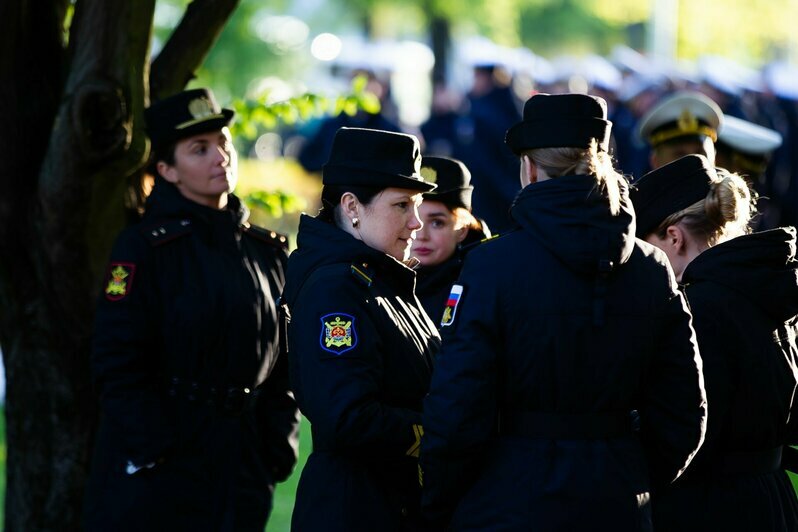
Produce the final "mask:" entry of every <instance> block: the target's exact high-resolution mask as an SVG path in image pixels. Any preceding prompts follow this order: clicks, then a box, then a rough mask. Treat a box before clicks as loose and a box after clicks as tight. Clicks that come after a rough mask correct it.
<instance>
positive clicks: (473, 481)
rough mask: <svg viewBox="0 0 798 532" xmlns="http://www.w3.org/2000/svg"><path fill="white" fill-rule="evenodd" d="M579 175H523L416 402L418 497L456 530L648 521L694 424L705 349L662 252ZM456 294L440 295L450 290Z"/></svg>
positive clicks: (468, 279) (470, 266)
mask: <svg viewBox="0 0 798 532" xmlns="http://www.w3.org/2000/svg"><path fill="white" fill-rule="evenodd" d="M595 189H596V187H595V180H594V179H593V178H592V177H589V176H564V177H558V178H555V179H551V180H548V181H544V182H540V183H535V184H533V185H530V186H528V187H526V188H525V189H524V190H522V192H521V193H520V194H519V196H518V198H517V199H516V201H515V204H514V206H513V209H512V215H513V217H514V219H515V220H516V221H517V222H518V223H519V224H520V228H519V229H518V230H516V231H513V232H510V233H508V234H505V235H504V236H502V237H499V238H496V239H494V240H491V241H488V242H486V243H484V244H483V245H481V246H479V247H477V248H476V249H475V250H473V251H472V252H471V253H470V254H469V255H468V257H467V258H466V261H465V265H464V267H463V271H462V273H461V275H460V279H459V281H458V284H459V285H460V286H462V295H461V296H460V297H459V300H458V301H457V303H456V305H455V304H451V303H450V304H449V308H450V311H449V314H450V319H449V325H447V326H444V327H443V328H442V332H441V334H442V337H443V347H442V349H441V352H440V353H439V355H438V357H437V359H436V367H435V372H434V374H433V379H432V385H431V389H430V393H429V395H428V397H427V398H426V400H425V401H424V432H425V433H424V439H423V441H422V450H421V465H422V469H423V481H424V488H423V506H424V510H425V511H426V512H427V514H428V515H429V516H430V518H431V519H433V520H434V521H436V522H439V523H444V522H446V521H448V520H449V519H450V518H451V527H452V529H454V530H518V531H521V530H542V531H549V530H614V531H624V530H630V531H632V530H633V531H638V530H651V507H650V506H651V505H650V504H649V492H650V489H651V487H652V484H654V483H657V482H658V483H660V484H663V483H667V482H670V481H672V480H673V479H674V478H676V477H677V476H678V475H679V474H680V473H681V472H682V470H683V469H684V468H685V467H686V465H687V464H688V462H689V461H690V459H691V457H692V455H693V454H694V452H695V450H696V449H697V448H698V447H699V445H700V443H701V440H702V438H703V434H704V424H705V416H706V404H705V395H704V390H703V384H702V377H701V359H700V356H699V354H698V350H697V347H696V343H695V337H694V333H693V329H692V327H691V325H690V314H689V312H688V310H687V308H686V306H685V303H684V299H683V298H682V296H681V294H680V293H679V292H678V290H677V287H676V283H675V280H674V277H673V273H672V271H671V270H670V268H669V267H668V265H667V259H666V258H665V256H664V254H663V253H662V252H660V251H659V250H656V249H655V248H654V247H652V246H650V245H648V244H646V243H645V242H642V241H640V240H636V239H635V238H634V214H633V212H632V210H631V206H630V203H629V201H628V196H627V192H626V187H625V185H623V186H622V190H623V199H622V210H621V212H620V214H618V215H612V214H611V213H610V208H609V204H608V201H607V200H606V198H604V197H603V195H601V194H599V193H598V192H596V190H595ZM455 299H457V297H453V298H450V300H451V301H453V300H455Z"/></svg>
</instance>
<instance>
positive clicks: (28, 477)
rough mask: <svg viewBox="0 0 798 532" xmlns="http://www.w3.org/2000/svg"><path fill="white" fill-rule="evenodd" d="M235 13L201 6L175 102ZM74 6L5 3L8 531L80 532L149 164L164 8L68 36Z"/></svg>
mask: <svg viewBox="0 0 798 532" xmlns="http://www.w3.org/2000/svg"><path fill="white" fill-rule="evenodd" d="M237 3H238V0H235V1H233V0H217V1H213V0H203V1H199V0H197V1H195V2H193V3H192V4H191V6H190V9H189V11H190V12H191V16H190V17H189V16H188V14H187V16H186V20H191V21H192V22H191V24H190V25H189V23H188V22H186V26H183V24H181V27H184V28H185V27H190V31H191V32H193V34H194V35H195V36H197V35H202V36H203V37H201V38H195V39H194V40H189V39H187V38H184V37H181V39H182V40H180V41H179V42H180V44H179V45H178V44H174V43H171V42H170V43H169V44H167V48H168V49H169V54H170V60H169V63H168V65H167V66H165V68H168V69H173V75H174V79H172V78H171V77H170V76H169V75H166V76H164V77H165V78H166V79H167V80H168V83H167V86H168V87H170V89H169V90H173V91H174V92H177V91H178V90H180V89H181V88H182V87H180V86H178V84H179V83H180V80H183V81H182V82H183V83H185V81H186V80H187V79H188V78H187V77H186V76H185V74H184V73H185V72H193V71H194V70H195V69H196V68H198V66H199V64H200V62H201V61H202V60H203V59H204V57H205V56H206V54H207V52H208V50H209V49H210V47H211V46H212V45H213V43H214V42H215V38H216V36H218V34H219V32H220V30H221V27H222V26H223V25H224V22H225V21H226V19H227V17H229V15H230V14H231V13H232V11H233V9H234V7H235V5H236V4H237ZM69 5H70V1H69V0H4V1H3V2H0V24H1V25H2V28H3V31H2V32H0V77H1V78H2V79H3V80H4V81H3V83H0V116H2V117H3V122H4V127H3V128H0V154H2V155H3V156H4V158H3V159H4V164H3V165H2V167H0V189H2V190H3V193H2V194H0V257H2V259H0V346H1V347H2V350H3V358H4V363H5V368H6V379H7V391H6V405H5V413H6V420H7V421H6V423H7V428H6V437H7V446H8V447H7V449H8V454H7V488H6V489H7V491H6V501H5V530H7V531H8V532H15V531H29V530H37V531H46V530H59V531H70V530H80V529H81V526H80V522H81V513H82V496H83V487H84V485H85V483H86V477H87V473H88V467H89V456H90V452H91V443H92V441H91V440H92V435H93V431H94V427H95V423H96V411H97V408H96V398H95V396H94V393H93V390H92V387H91V382H90V374H89V351H90V337H91V330H92V322H93V313H94V304H95V300H96V298H97V295H98V292H99V288H100V285H101V279H102V276H103V273H104V269H105V263H106V260H107V256H108V253H109V250H110V246H111V243H112V240H113V238H114V237H115V235H116V234H117V233H118V232H119V230H120V229H121V228H122V226H123V225H124V223H125V208H124V200H125V196H126V192H127V191H126V189H127V183H128V180H127V178H128V177H129V176H130V175H132V174H134V173H135V172H137V171H138V170H139V169H140V168H141V167H142V166H143V164H144V163H145V159H146V157H147V153H148V143H147V141H146V137H145V135H144V132H143V124H142V115H143V108H144V104H145V101H147V98H148V92H149V87H148V82H149V74H150V73H149V66H148V65H149V45H150V36H151V32H152V16H153V12H154V9H155V0H119V1H114V2H109V1H107V0H77V2H76V3H75V5H74V16H73V17H72V24H71V27H70V28H68V30H65V28H64V23H65V18H66V14H67V12H68V7H69ZM222 7H223V8H224V9H221V8H222ZM185 31H188V30H186V29H184V30H181V32H185ZM67 35H68V39H67V37H66V36H67ZM67 40H68V44H67ZM181 50H182V52H181ZM183 54H185V55H183Z"/></svg>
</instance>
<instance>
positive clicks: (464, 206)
mask: <svg viewBox="0 0 798 532" xmlns="http://www.w3.org/2000/svg"><path fill="white" fill-rule="evenodd" d="M421 175H422V176H424V178H425V179H426V180H427V181H430V182H432V183H435V184H436V185H437V188H436V189H435V190H433V191H432V192H427V193H425V194H424V196H423V197H424V201H422V202H421V206H420V207H419V208H418V214H419V216H420V217H421V222H422V223H423V224H424V225H423V227H422V228H421V229H419V230H418V231H416V238H415V240H413V246H412V247H411V248H410V255H411V256H413V257H415V258H417V259H418V260H419V262H420V263H421V266H420V267H419V268H418V269H417V270H416V295H417V296H418V299H419V300H420V301H421V304H422V305H423V306H424V310H426V311H427V314H428V315H429V317H430V318H432V321H434V322H435V323H439V322H440V320H441V315H442V314H443V309H444V306H445V305H446V297H447V296H448V295H449V289H450V288H451V287H452V284H454V282H455V281H456V280H457V276H458V275H460V269H461V268H462V266H463V257H464V256H465V252H466V251H467V250H468V248H469V247H470V246H471V245H473V244H475V243H477V242H479V241H481V240H483V239H485V238H487V237H488V236H490V232H489V231H488V229H487V227H486V226H485V225H484V224H483V223H482V222H480V221H479V220H477V219H476V218H474V216H473V215H472V214H471V192H472V191H473V190H474V187H472V186H471V184H470V181H471V173H470V172H469V171H468V168H466V167H465V165H464V164H463V163H462V162H460V161H458V160H457V159H450V158H448V157H432V156H424V157H423V158H422V159H421Z"/></svg>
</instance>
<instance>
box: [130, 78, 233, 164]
mask: <svg viewBox="0 0 798 532" xmlns="http://www.w3.org/2000/svg"><path fill="white" fill-rule="evenodd" d="M234 115H235V111H233V110H232V109H222V108H221V107H219V104H218V103H216V98H214V96H213V92H211V91H210V89H192V90H187V91H183V92H180V93H178V94H175V95H174V96H170V97H168V98H164V99H163V100H159V101H157V102H155V103H153V104H152V105H150V106H149V107H148V108H146V109H145V110H144V122H145V124H146V128H147V134H148V135H149V137H150V140H151V141H152V144H153V146H155V147H156V149H157V148H159V147H162V146H164V145H166V144H169V143H171V142H176V141H178V140H180V139H184V138H188V137H191V136H194V135H198V134H200V133H207V132H208V131H214V130H217V129H222V128H223V127H226V126H229V125H230V123H231V122H232V121H233V116H234Z"/></svg>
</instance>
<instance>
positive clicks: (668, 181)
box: [629, 155, 717, 238]
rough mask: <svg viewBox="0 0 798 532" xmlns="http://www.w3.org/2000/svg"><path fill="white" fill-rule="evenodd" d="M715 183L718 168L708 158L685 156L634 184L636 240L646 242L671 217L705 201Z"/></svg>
mask: <svg viewBox="0 0 798 532" xmlns="http://www.w3.org/2000/svg"><path fill="white" fill-rule="evenodd" d="M716 179H717V173H716V171H715V168H714V167H713V166H712V165H711V164H710V163H709V160H707V158H706V157H704V156H703V155H685V156H684V157H682V158H680V159H677V160H675V161H673V162H672V163H668V164H666V165H664V166H661V167H660V168H657V169H656V170H653V171H651V172H649V173H647V174H646V175H644V176H643V177H641V178H640V179H638V180H637V181H635V182H634V183H633V186H632V187H631V189H630V191H629V198H630V199H631V200H632V205H633V206H634V210H635V215H636V219H637V230H636V233H635V234H636V235H637V237H638V238H645V237H646V236H647V235H649V234H650V233H652V232H654V231H655V230H656V229H657V227H659V224H661V223H662V221H663V220H664V219H665V218H667V217H668V216H670V215H671V214H673V213H675V212H679V211H681V210H683V209H686V208H687V207H689V206H690V205H692V204H694V203H696V202H698V201H700V200H702V199H705V198H706V197H707V194H708V193H709V188H710V183H711V181H714V180H716Z"/></svg>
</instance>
